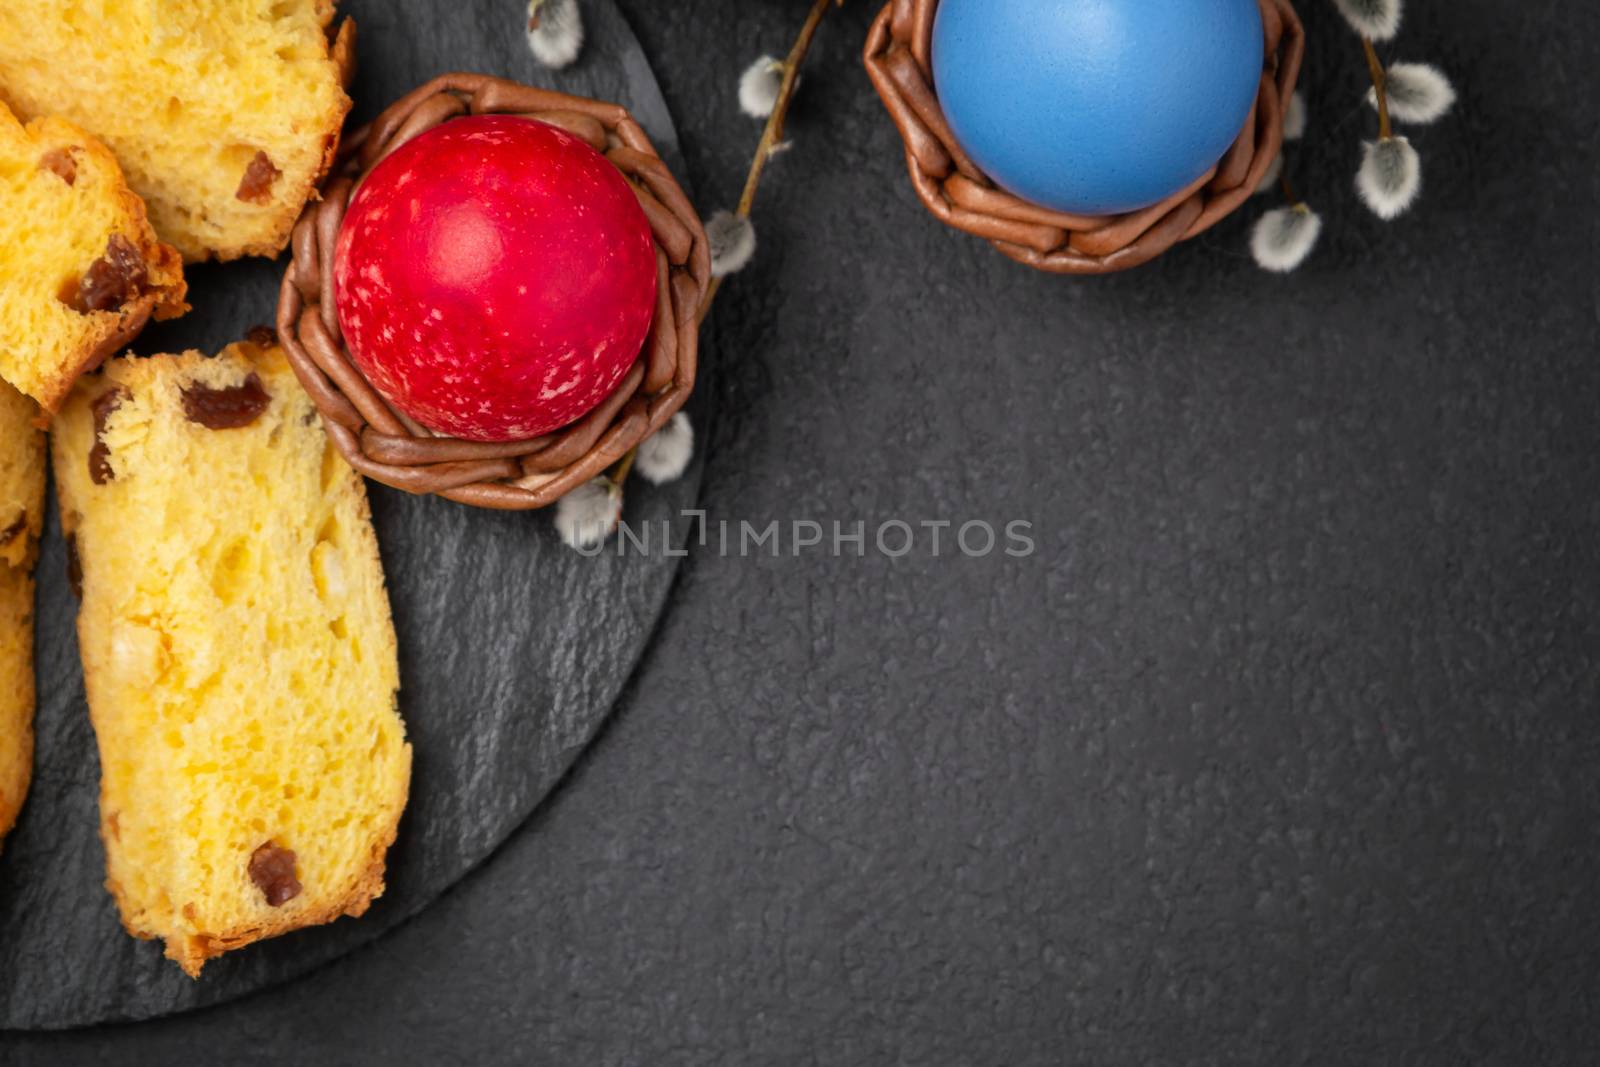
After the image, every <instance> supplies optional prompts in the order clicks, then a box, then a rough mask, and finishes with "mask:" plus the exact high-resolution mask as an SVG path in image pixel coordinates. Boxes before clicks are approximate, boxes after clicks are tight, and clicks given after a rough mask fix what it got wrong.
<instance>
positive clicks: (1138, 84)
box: [932, 0, 1263, 215]
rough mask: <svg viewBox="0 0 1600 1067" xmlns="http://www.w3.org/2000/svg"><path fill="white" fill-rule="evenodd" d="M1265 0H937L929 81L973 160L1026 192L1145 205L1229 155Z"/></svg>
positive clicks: (1052, 203)
mask: <svg viewBox="0 0 1600 1067" xmlns="http://www.w3.org/2000/svg"><path fill="white" fill-rule="evenodd" d="M1262 51H1263V42H1262V26H1261V11H1260V8H1259V7H1258V6H1257V4H1256V0H940V3H939V7H938V12H937V15H936V16H935V19H934V24H933V52H932V60H933V80H934V90H935V91H936V92H937V93H938V95H939V103H940V106H941V107H942V108H943V109H944V113H945V116H946V118H947V119H948V120H949V122H950V128H951V130H952V131H953V132H954V134H955V137H956V140H957V141H958V142H960V144H961V146H962V147H963V148H964V149H966V151H967V153H968V155H970V156H971V157H972V160H973V162H974V163H976V164H977V165H978V166H979V167H980V168H982V169H983V171H984V172H985V173H987V174H988V175H989V177H990V178H992V179H993V180H994V181H995V183H996V184H997V185H999V186H1000V187H1001V188H1004V189H1006V190H1008V191H1010V192H1011V193H1013V194H1015V195H1017V196H1019V197H1021V198H1022V199H1024V200H1029V201H1032V202H1033V203H1036V204H1042V205H1044V206H1046V207H1051V208H1055V209H1056V210H1058V211H1068V212H1074V213H1081V214H1091V215H1103V214H1113V213H1119V212H1124V211H1134V210H1137V209H1139V208H1142V207H1148V206H1149V205H1151V204H1154V203H1157V202H1159V201H1161V200H1163V199H1165V198H1166V197H1168V196H1170V195H1172V194H1173V193H1175V192H1177V191H1178V190H1180V189H1182V188H1184V187H1185V186H1186V185H1188V184H1190V183H1191V182H1193V181H1194V180H1195V179H1197V178H1199V177H1200V176H1201V175H1202V174H1204V173H1205V172H1206V171H1207V170H1208V169H1209V168H1210V167H1211V165H1212V164H1214V163H1216V162H1217V160H1219V159H1221V158H1222V155H1223V154H1224V153H1225V152H1226V151H1227V150H1228V146H1229V145H1231V144H1232V143H1233V142H1234V140H1235V139H1236V138H1237V137H1238V136H1239V131H1240V130H1242V129H1243V128H1244V123H1245V119H1246V118H1248V117H1249V114H1250V107H1251V104H1252V103H1253V102H1254V100H1255V97H1256V90H1257V88H1258V86H1259V84H1260V80H1261V63H1262Z"/></svg>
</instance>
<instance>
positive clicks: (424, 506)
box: [0, 0, 707, 1029]
mask: <svg viewBox="0 0 1600 1067" xmlns="http://www.w3.org/2000/svg"><path fill="white" fill-rule="evenodd" d="M341 11H343V12H345V13H348V14H350V15H353V16H354V17H355V18H356V20H357V24H358V26H359V28H360V48H359V54H360V69H359V73H358V76H357V80H356V85H355V87H354V89H353V90H352V95H353V96H354V98H355V99H356V111H355V114H354V115H353V117H352V121H353V122H362V121H366V120H368V119H370V118H371V117H372V116H373V115H374V114H375V113H376V112H377V110H379V109H380V108H381V107H382V105H383V103H384V102H386V101H388V100H390V99H392V98H394V97H395V96H398V95H399V94H401V93H403V92H404V91H406V90H407V89H409V88H411V87H413V86H414V85H416V84H418V83H420V82H422V81H424V80H426V79H427V78H430V77H432V76H434V75H436V74H440V73H443V72H445V71H449V70H479V71H484V72H487V73H492V74H499V75H504V76H510V77H514V78H517V79H519V80H523V81H529V82H533V83H535V84H541V85H549V86H553V87H555V88H560V89H564V90H567V91H571V92H576V93H583V94H586V95H590V96H595V97H599V98H602V99H607V100H615V101H618V102H620V103H623V104H625V105H627V106H628V107H629V108H630V109H632V111H633V113H634V115H635V116H636V117H637V118H638V119H639V121H640V122H641V123H642V124H643V126H644V127H645V129H646V130H647V131H648V132H649V133H650V135H651V137H652V138H653V139H654V141H655V143H656V145H657V148H658V149H659V150H660V151H661V152H662V154H663V155H664V156H665V157H666V158H667V160H668V162H669V163H671V164H672V166H673V168H674V170H675V171H676V172H677V173H679V174H680V175H681V174H682V165H681V161H680V160H679V158H678V153H677V135H676V131H675V130H674V129H673V126H672V121H671V118H670V116H669V115H668V113H667V109H666V104H665V102H664V101H663V100H662V97H661V94H660V91H659V90H658V88H657V86H656V82H655V78H654V76H653V74H652V73H651V71H650V67H649V63H648V62H647V60H646V59H645V57H644V54H643V52H642V51H641V50H640V48H639V45H638V42H637V41H636V40H635V39H634V36H633V33H632V31H631V30H630V29H629V28H628V26H627V24H626V22H625V21H624V20H623V18H622V16H621V14H620V13H619V12H618V11H617V10H616V9H615V7H613V6H612V5H611V4H610V3H609V2H597V0H589V2H587V3H586V4H585V14H586V17H587V29H588V38H589V40H588V44H587V45H586V47H585V51H584V54H583V56H582V57H581V58H580V60H579V62H578V63H577V64H576V65H575V66H574V67H572V68H570V69H568V70H566V71H562V72H560V73H556V74H551V73H548V72H545V71H543V70H542V69H541V68H539V67H538V65H537V64H536V63H535V62H534V60H533V58H532V56H531V55H530V54H529V53H528V51H527V48H526V44H525V40H524V37H523V33H522V20H523V17H524V16H523V6H522V5H521V4H520V3H516V2H512V0H470V2H459V3H451V4H448V5H440V4H434V3H430V2H428V0H409V2H406V3H393V2H388V0H350V2H348V3H343V4H341ZM281 271H282V264H281V262H280V263H267V262H265V261H259V260H258V261H251V262H245V263H236V264H229V265H226V266H216V265H212V266H205V267H200V268H196V269H194V270H193V271H191V273H190V300H191V302H192V303H193V304H194V307H195V310H194V312H192V313H191V314H190V315H188V316H186V317H185V318H183V319H182V320H180V321H178V322H175V323H170V324H166V325H163V326H161V327H159V328H152V329H151V330H150V331H148V332H147V333H146V334H145V336H144V337H142V338H141V339H140V340H139V342H138V343H137V345H136V346H135V347H136V349H137V350H138V351H141V352H154V351H165V350H177V349H180V348H183V347H197V348H200V349H203V350H206V351H214V350H216V349H217V348H219V347H221V346H222V345H224V344H226V343H227V342H229V341H231V340H234V339H236V338H238V337H239V336H241V335H242V334H243V333H244V331H245V330H246V329H248V328H249V327H250V326H251V325H252V324H255V323H258V322H270V321H272V317H273V307H274V301H275V299H276V293H277V288H278V279H279V277H280V275H281ZM706 392H707V391H705V390H702V391H701V394H700V395H701V396H704V395H706ZM703 414H704V412H703V409H701V408H700V407H699V405H698V402H697V404H696V405H695V410H693V411H692V415H693V416H694V417H695V418H696V421H697V422H699V421H700V418H701V416H702V415H703ZM700 469H701V468H700V464H699V463H698V462H696V463H695V464H694V465H693V466H692V468H691V470H690V471H689V473H688V474H687V476H686V477H685V478H684V479H682V480H681V481H679V482H677V483H675V484H673V485H670V486H667V487H664V488H659V489H658V488H653V487H648V486H645V485H644V484H643V483H641V482H637V481H635V483H634V484H633V485H632V486H630V493H629V497H628V503H627V517H628V520H629V522H630V523H633V524H635V525H637V524H639V523H648V524H649V529H650V530H651V531H652V532H653V534H654V536H655V540H654V542H653V551H652V552H651V553H650V554H649V555H648V556H645V555H643V554H640V553H629V554H628V555H627V556H626V557H619V556H618V555H617V554H616V553H614V552H612V553H606V554H603V555H600V556H597V557H593V558H585V557H583V556H580V555H578V554H577V553H574V552H571V551H570V550H568V549H566V548H565V547H564V546H562V545H561V544H560V543H559V541H558V540H557V539H556V537H555V534H554V531H553V530H552V528H551V523H550V520H549V517H548V516H547V515H545V514H541V513H534V514H524V515H507V514H496V513H491V512H484V511H477V510H472V509H468V508H464V507H460V506H458V505H455V504H450V503H446V502H444V501H439V500H434V499H431V498H430V499H418V498H414V497H410V496H407V495H406V494H403V493H398V492H394V491H391V490H386V489H382V488H379V487H373V488H372V504H373V514H374V519H375V521H376V524H377V529H378V536H379V540H380V542H381V545H382V551H383V560H384V565H385V567H386V569H387V572H388V578H389V593H390V598H391V601H392V604H393V608H394V616H395V625H396V629H397V630H398V632H399V637H400V653H401V678H402V692H401V708H402V711H403V713H404V715H405V718H406V724H407V728H408V730H409V732H410V737H411V741H412V744H413V746H414V750H415V770H414V777H413V782H412V791H411V803H410V806H409V809H408V811H407V813H406V816H405V819H404V821H403V822H402V824H401V831H400V838H399V841H398V842H397V843H396V845H395V847H394V849H393V850H392V851H391V853H390V861H389V877H388V892H387V893H386V894H385V896H384V897H383V899H382V900H380V901H379V902H378V903H377V904H376V905H375V906H374V907H373V909H372V910H371V911H370V912H369V913H368V914H367V915H366V916H365V917H363V918H362V919H359V920H348V919H347V920H341V921H340V922H338V923H335V924H333V925H332V926H327V927H321V928H318V929H314V930H309V931H303V932H300V933H297V934H293V935H290V936H288V937H284V938H281V939H279V940H277V941H273V942H268V943H265V944H261V945H257V946H254V947H252V948H250V949H248V950H246V951H243V952H239V953H235V954H234V955H232V956H228V957H225V958H223V959H220V960H217V961H214V962H212V963H211V964H209V965H208V966H207V968H206V972H205V976H204V978H203V979H201V980H200V981H198V982H193V981H190V980H189V979H188V978H186V977H184V976H183V974H182V973H181V972H180V971H179V970H178V969H177V967H175V966H174V965H173V964H171V963H169V962H167V961H166V960H165V959H163V958H162V955H161V949H160V947H159V945H157V944H154V943H149V942H139V941H135V940H133V939H132V938H130V937H128V936H127V935H126V934H124V933H123V932H122V928H121V925H120V923H119V922H118V920H117V916H116V911H115V908H114V907H113V906H112V902H111V899H110V897H109V896H108V895H107V894H106V892H105V890H104V888H103V887H102V880H103V877H104V874H103V872H104V856H103V853H102V851H101V846H100V841H99V839H98V836H97V826H98V817H97V812H96V798H97V790H98V784H97V783H98V779H99V766H98V760H97V758H96V753H95V748H94V739H93V735H92V732H91V730H90V728H89V722H88V716H87V708H86V706H85V703H84V696H83V683H82V677H81V673H80V669H79V663H78V649H77V642H76V638H75V635H74V632H73V616H74V612H75V610H76V608H75V603H74V602H73V600H72V599H71V596H70V594H69V593H68V592H67V589H66V583H65V581H64V579H63V573H64V562H63V554H62V543H61V538H60V525H59V519H58V517H57V516H56V515H55V514H52V515H51V517H50V523H49V527H48V529H47V531H46V535H45V544H44V549H43V555H42V559H41V560H40V564H39V576H40V592H39V604H38V652H37V669H38V678H39V696H40V699H39V712H38V720H37V727H38V752H37V758H36V765H35V779H34V785H33V792H32V796H31V797H30V799H29V801H28V805H27V808H26V809H25V811H24V814H23V817H22V820H21V822H20V823H19V825H18V827H17V829H16V831H15V832H14V833H13V834H12V836H11V838H10V839H9V841H8V842H7V844H6V848H5V852H4V854H3V855H0V975H3V976H5V980H4V981H3V982H0V1029H12V1028H15V1029H36V1028H57V1027H68V1026H80V1025H85V1024H89V1023H95V1022H102V1021H106V1020H116V1019H139V1018H147V1017H151V1016H157V1015H163V1014H167V1013H171V1012H175V1011H182V1010H185V1009H189V1008H195V1007H199V1006H202V1005H207V1004H216V1003H219V1002H221V1001H226V1000H230V999H232V998H235V997H238V996H240V995H242V994H245V993H248V992H251V991H253V990H257V989H260V988H262V987H264V986H268V985H271V984H273V983H276V982H281V981H283V980H285V979H288V978H291V977H294V976H296V975H299V974H302V973H304V972H305V971H307V970H309V969H311V968H313V967H315V966H317V965H318V964H321V963H324V962H326V961H328V960H331V959H333V958H335V957H337V956H339V955H341V954H343V953H345V952H347V951H349V950H350V949H351V948H352V947H354V946H356V945H359V944H362V943H364V942H366V941H369V940H371V939H372V938H374V937H376V936H378V935H379V934H381V933H382V932H383V931H385V930H386V929H388V928H389V927H391V926H393V925H394V924H396V923H398V922H401V921H402V920H404V919H405V918H406V917H408V916H410V915H412V914H414V913H415V912H416V911H417V910H419V909H420V908H422V907H424V906H425V905H426V904H428V903H429V902H430V901H431V900H433V899H434V898H435V897H436V896H437V895H438V894H439V893H440V892H442V891H443V890H444V889H445V888H446V887H448V886H449V885H451V884H452V883H453V882H455V881H456V879H458V878H460V877H461V875H462V874H464V873H465V872H466V871H467V870H469V869H470V868H472V867H473V866H474V865H476V864H477V863H479V862H480V861H481V860H482V859H483V858H484V857H485V856H487V855H488V854H489V853H490V852H491V851H492V850H493V849H494V848H495V847H496V846H497V845H499V843H500V842H501V841H502V840H504V838H505V837H506V835H507V834H508V833H509V832H510V831H511V830H512V829H513V828H514V827H516V826H517V825H518V824H519V823H521V822H522V821H523V820H524V819H526V818H527V816H528V814H529V813H530V812H531V811H532V810H533V808H534V807H535V806H536V805H537V804H538V803H539V801H540V800H541V799H542V798H543V797H544V796H545V795H546V794H547V793H548V792H549V791H550V789H551V788H552V787H553V786H554V785H555V784H556V782H557V781H558V780H559V779H560V778H561V776H562V774H563V773H564V772H565V771H566V769H567V768H568V766H570V764H571V763H572V761H573V759H574V758H575V757H576V756H577V754H578V753H579V752H580V751H581V750H582V749H583V747H584V745H585V744H586V743H587V742H588V740H589V739H590V738H591V737H592V736H593V734H594V733H595V731H596V729H597V728H598V727H599V725H600V723H601V722H602V721H603V719H604V718H605V715H606V713H607V712H608V710H609V709H610V708H611V706H612V704H613V702H614V701H615V699H616V697H617V694H618V692H619V690H620V689H621V687H622V685H623V683H624V682H625V681H626V679H627V678H628V676H629V675H630V673H631V672H632V670H633V667H634V665H635V663H636V662H637V660H638V658H639V656H640V654H641V653H642V652H643V650H644V648H645V646H646V644H647V642H648V641H649V639H650V635H651V633H652V632H653V630H654V627H655V623H656V620H657V618H658V616H659V614H660V612H661V611H662V609H663V606H664V603H665V599H666V594H667V590H668V588H669V586H670V585H671V583H672V578H673V574H674V572H675V570H676V562H677V557H675V556H671V555H668V554H666V553H665V552H663V551H662V543H661V531H662V529H663V527H662V524H663V523H666V522H671V523H672V524H673V528H674V536H673V541H672V543H673V544H674V545H682V544H683V543H684V542H685V540H686V538H687V535H688V522H687V521H686V520H685V519H684V518H683V517H682V514H681V512H682V510H683V509H685V508H690V507H693V506H694V500H695V498H696V495H697V493H698V488H699V481H700Z"/></svg>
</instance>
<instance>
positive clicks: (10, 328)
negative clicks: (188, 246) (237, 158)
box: [0, 5, 187, 411]
mask: <svg viewBox="0 0 1600 1067" xmlns="http://www.w3.org/2000/svg"><path fill="white" fill-rule="evenodd" d="M7 6H8V7H9V5H7ZM0 47H3V46H0ZM0 66H3V63H0ZM184 292H185V286H184V281H183V264H182V262H181V260H180V259H179V257H178V253H177V252H176V251H174V250H173V249H172V248H171V247H169V246H167V245H164V244H162V243H161V242H160V241H158V240H156V235H155V232H154V231H153V230H152V229H151V228H150V223H149V222H148V220H147V219H146V217H145V208H144V202H143V201H141V200H140V199H139V197H138V196H137V195H135V194H134V193H133V192H132V191H130V190H129V188H128V186H127V184H126V183H125V182H124V181H123V176H122V171H121V170H120V169H119V168H118V167H117V161H116V160H115V159H114V158H112V156H111V153H110V152H108V151H106V149H105V147H104V146H103V145H101V144H100V142H98V141H96V140H95V139H94V138H92V137H90V136H89V135H88V134H86V133H84V132H83V131H82V130H80V129H78V128H77V127H76V126H73V125H72V124H71V123H68V122H64V121H62V120H61V119H56V118H44V119H37V120H35V121H33V122H31V123H29V124H28V125H27V126H23V125H22V124H21V123H20V122H18V121H17V119H16V117H15V116H14V115H12V113H11V112H10V111H9V110H7V109H6V107H5V105H4V104H0V377H3V378H4V379H5V380H6V381H8V382H10V383H11V384H12V385H14V386H16V387H17V388H18V389H20V390H22V391H23V392H24V393H27V394H28V395H29V396H31V397H33V398H34V399H35V400H37V401H38V402H39V403H40V404H41V405H43V406H44V408H45V410H46V411H53V410H55V408H56V407H57V406H58V405H59V404H60V403H61V401H62V400H63V399H64V398H65V397H66V395H67V393H68V392H69V391H70V390H71V388H72V383H73V381H74V380H76V379H77V377H78V375H79V374H80V373H81V372H82V371H83V370H85V369H86V368H89V367H92V366H93V365H94V364H95V363H96V362H98V361H99V360H101V359H104V358H105V357H106V356H107V355H109V354H111V352H113V351H114V350H116V349H117V348H120V347H122V345H124V344H126V343H127V342H128V341H129V340H131V339H132V338H133V336H134V335H135V334H137V333H138V332H139V330H140V328H141V327H143V326H144V324H145V321H146V320H147V319H149V318H150V316H151V315H152V314H154V315H155V317H156V318H170V317H172V316H173V315H179V314H182V313H183V312H184V311H186V310H187V307H186V306H185V304H184V302H183V297H184Z"/></svg>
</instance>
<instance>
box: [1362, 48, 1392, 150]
mask: <svg viewBox="0 0 1600 1067" xmlns="http://www.w3.org/2000/svg"><path fill="white" fill-rule="evenodd" d="M1361 47H1362V49H1363V50H1364V51H1365V52H1366V53H1367V73H1368V74H1370V75H1371V76H1372V91H1373V93H1374V95H1376V97H1377V100H1378V138H1379V140H1384V141H1387V140H1388V139H1389V137H1390V135H1391V134H1393V132H1394V130H1393V129H1392V128H1391V127H1390V125H1389V74H1388V72H1387V71H1385V70H1384V69H1383V63H1382V61H1380V60H1379V59H1378V50H1377V49H1376V48H1374V47H1373V46H1372V38H1370V37H1362V38H1361Z"/></svg>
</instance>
